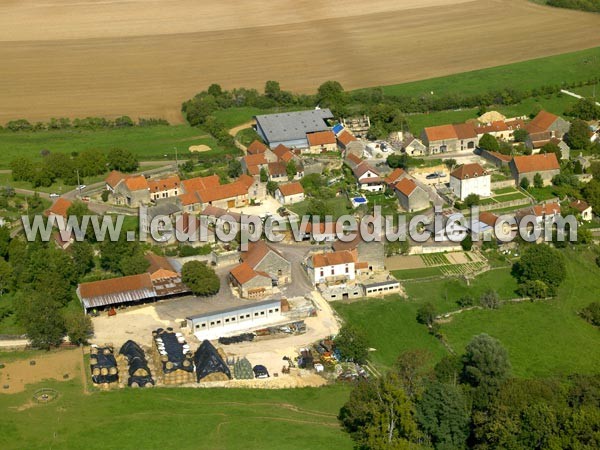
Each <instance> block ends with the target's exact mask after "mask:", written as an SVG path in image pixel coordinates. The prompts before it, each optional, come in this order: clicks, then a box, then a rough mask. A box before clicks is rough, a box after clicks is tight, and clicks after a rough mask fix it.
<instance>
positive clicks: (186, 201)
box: [178, 191, 200, 206]
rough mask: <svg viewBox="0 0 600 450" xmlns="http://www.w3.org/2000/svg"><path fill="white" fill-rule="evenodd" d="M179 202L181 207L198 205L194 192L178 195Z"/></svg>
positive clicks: (196, 195) (198, 201) (198, 200)
mask: <svg viewBox="0 0 600 450" xmlns="http://www.w3.org/2000/svg"><path fill="white" fill-rule="evenodd" d="M178 198H179V201H180V202H181V204H182V205H183V206H190V205H195V204H196V203H200V198H198V194H197V193H196V191H192V192H186V193H185V194H179V196H178Z"/></svg>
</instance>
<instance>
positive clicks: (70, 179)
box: [10, 148, 139, 188]
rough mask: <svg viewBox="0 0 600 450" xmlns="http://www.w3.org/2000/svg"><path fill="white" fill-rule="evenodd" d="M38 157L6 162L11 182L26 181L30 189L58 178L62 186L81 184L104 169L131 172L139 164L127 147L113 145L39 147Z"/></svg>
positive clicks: (48, 184)
mask: <svg viewBox="0 0 600 450" xmlns="http://www.w3.org/2000/svg"><path fill="white" fill-rule="evenodd" d="M41 155H42V160H41V161H34V160H33V159H31V158H28V157H26V156H20V157H18V158H15V159H13V160H12V161H11V162H10V169H11V170H12V179H13V180H14V181H27V182H30V183H31V184H32V185H33V187H34V188H37V187H42V186H43V187H48V186H51V185H52V184H53V183H54V182H55V181H56V180H58V179H60V180H62V181H63V183H64V184H65V185H68V186H75V185H76V184H77V182H78V177H79V182H80V183H83V180H84V178H85V177H94V176H97V175H102V174H103V173H106V172H107V170H118V171H121V172H133V171H135V170H136V169H137V168H138V166H139V161H138V159H137V157H136V156H135V155H134V154H133V153H131V152H130V151H128V150H123V149H119V148H115V149H112V150H109V151H108V152H107V153H104V152H101V151H97V150H86V151H84V152H81V153H76V152H74V153H71V154H67V153H51V152H50V151H49V150H42V152H41Z"/></svg>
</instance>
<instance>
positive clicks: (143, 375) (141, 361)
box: [119, 341, 154, 387]
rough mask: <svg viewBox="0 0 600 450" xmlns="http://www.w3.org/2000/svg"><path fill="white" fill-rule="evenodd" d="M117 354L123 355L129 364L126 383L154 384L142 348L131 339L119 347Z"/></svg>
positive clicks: (144, 385) (142, 385)
mask: <svg viewBox="0 0 600 450" xmlns="http://www.w3.org/2000/svg"><path fill="white" fill-rule="evenodd" d="M119 354H121V355H123V356H124V357H125V359H126V360H127V363H128V365H129V369H128V372H129V379H128V380H127V385H128V386H130V387H151V386H154V380H153V379H152V373H151V372H150V368H149V367H148V361H147V360H146V354H145V353H144V350H142V348H141V347H140V346H139V345H138V344H136V343H135V342H133V341H127V342H125V343H124V344H123V346H122V347H121V350H120V351H119Z"/></svg>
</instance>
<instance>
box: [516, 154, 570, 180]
mask: <svg viewBox="0 0 600 450" xmlns="http://www.w3.org/2000/svg"><path fill="white" fill-rule="evenodd" d="M510 168H511V171H512V174H513V178H514V179H515V182H516V184H517V186H518V185H520V184H521V181H523V178H527V179H528V180H529V182H530V183H533V178H534V177H535V175H536V174H538V173H539V174H540V175H541V177H542V179H543V180H544V184H545V185H548V184H550V183H551V182H552V178H554V176H555V175H558V174H559V173H560V164H559V163H558V159H556V155H555V154H554V153H544V154H538V155H529V156H515V157H514V158H513V160H512V162H511V163H510Z"/></svg>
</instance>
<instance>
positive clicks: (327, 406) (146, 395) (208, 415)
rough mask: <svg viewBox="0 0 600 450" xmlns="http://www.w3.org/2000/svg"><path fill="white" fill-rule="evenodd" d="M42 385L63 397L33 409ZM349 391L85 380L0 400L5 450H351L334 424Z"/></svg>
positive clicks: (0, 437) (343, 388)
mask: <svg viewBox="0 0 600 450" xmlns="http://www.w3.org/2000/svg"><path fill="white" fill-rule="evenodd" d="M0 356H2V354H0ZM40 387H49V388H54V389H56V390H57V391H58V392H59V398H58V399H57V400H55V401H53V402H51V403H49V404H46V405H34V404H31V396H32V394H33V392H34V391H35V389H37V388H40ZM348 393H349V388H348V387H347V386H340V385H338V386H332V387H325V388H318V389H312V388H306V389H295V390H293V389H292V390H271V389H254V390H252V389H190V388H172V389H167V388H155V389H143V390H141V389H121V390H117V391H109V392H92V394H91V395H86V394H83V392H82V387H81V380H70V381H66V382H57V381H52V382H50V381H49V382H44V383H40V384H39V385H36V386H31V387H30V388H29V389H27V390H26V392H23V393H20V394H10V395H9V394H1V395H0V407H1V408H2V411H3V412H4V413H3V417H2V422H1V423H0V447H1V448H3V449H7V450H8V449H20V448H24V446H25V447H26V448H28V449H42V448H62V449H81V448H86V449H103V448H121V449H122V448H177V449H197V448H211V449H215V448H244V449H249V450H250V449H260V450H263V449H265V448H277V449H304V448H306V443H307V441H306V439H307V436H310V440H311V443H310V447H311V448H314V449H331V448H336V449H338V448H339V449H351V448H352V441H351V439H350V437H349V436H348V435H347V434H346V433H344V432H343V431H342V430H341V428H340V427H339V422H338V420H337V414H338V412H339V409H340V407H341V406H342V404H343V403H344V402H345V401H346V399H347V398H348ZM28 405H29V407H27V406H28ZM22 407H25V409H20V408H22ZM24 443H26V445H25V444H24Z"/></svg>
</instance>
